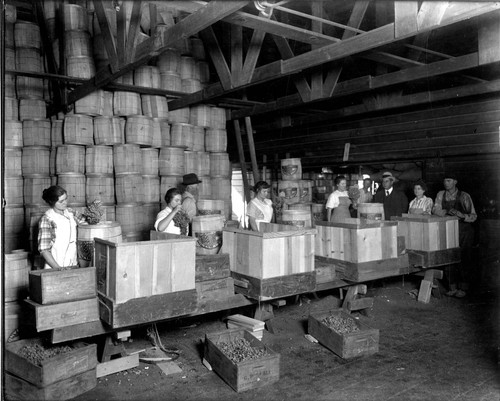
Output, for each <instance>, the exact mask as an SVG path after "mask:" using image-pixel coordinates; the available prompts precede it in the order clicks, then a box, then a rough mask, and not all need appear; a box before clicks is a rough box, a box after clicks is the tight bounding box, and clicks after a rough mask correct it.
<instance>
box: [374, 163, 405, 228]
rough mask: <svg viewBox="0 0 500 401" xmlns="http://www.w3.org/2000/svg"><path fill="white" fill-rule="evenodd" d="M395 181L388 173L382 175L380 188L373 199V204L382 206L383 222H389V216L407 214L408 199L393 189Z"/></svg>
mask: <svg viewBox="0 0 500 401" xmlns="http://www.w3.org/2000/svg"><path fill="white" fill-rule="evenodd" d="M395 180H396V179H395V178H394V176H393V175H392V173H390V172H385V173H384V174H382V187H383V188H380V189H379V190H378V192H377V193H376V194H375V196H374V197H373V202H375V203H382V204H383V205H384V215H385V220H390V219H391V216H401V215H402V214H403V213H407V212H408V198H407V197H406V195H405V194H404V193H403V192H401V191H398V190H397V189H396V188H394V186H393V185H394V181H395Z"/></svg>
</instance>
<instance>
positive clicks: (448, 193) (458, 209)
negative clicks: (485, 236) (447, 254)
mask: <svg viewBox="0 0 500 401" xmlns="http://www.w3.org/2000/svg"><path fill="white" fill-rule="evenodd" d="M457 182H458V181H457V177H456V175H455V174H452V173H447V174H446V175H445V177H444V180H443V186H444V191H439V192H438V194H437V196H436V201H435V202H434V208H433V210H432V213H433V214H435V215H437V216H441V217H444V216H456V217H458V218H459V221H458V243H459V246H460V250H461V252H460V253H461V263H460V264H454V265H450V266H449V282H450V291H448V292H447V293H446V295H448V296H455V297H457V298H462V297H464V296H465V295H466V292H465V291H467V290H468V287H469V282H470V276H471V273H472V265H473V263H472V260H473V259H472V245H473V244H474V227H473V226H472V223H474V222H475V221H476V219H477V214H476V210H475V209H474V204H473V202H472V198H471V196H470V195H469V194H468V193H467V192H464V191H461V190H459V189H458V188H457Z"/></svg>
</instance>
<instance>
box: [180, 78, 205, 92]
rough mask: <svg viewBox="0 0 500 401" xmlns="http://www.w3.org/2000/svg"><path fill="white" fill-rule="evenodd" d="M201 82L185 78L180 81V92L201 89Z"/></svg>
mask: <svg viewBox="0 0 500 401" xmlns="http://www.w3.org/2000/svg"><path fill="white" fill-rule="evenodd" d="M202 88H203V87H202V86H201V82H200V80H198V79H194V78H186V79H183V80H182V81H181V92H182V93H194V92H198V91H200V90H201V89H202Z"/></svg>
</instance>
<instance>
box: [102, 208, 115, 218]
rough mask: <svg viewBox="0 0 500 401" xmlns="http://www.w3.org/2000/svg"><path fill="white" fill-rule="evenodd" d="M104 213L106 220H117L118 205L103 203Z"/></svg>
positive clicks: (103, 216)
mask: <svg viewBox="0 0 500 401" xmlns="http://www.w3.org/2000/svg"><path fill="white" fill-rule="evenodd" d="M101 208H102V211H103V215H102V219H103V220H104V221H116V207H115V205H114V204H112V205H101Z"/></svg>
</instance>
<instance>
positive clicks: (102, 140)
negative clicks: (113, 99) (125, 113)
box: [94, 117, 125, 145]
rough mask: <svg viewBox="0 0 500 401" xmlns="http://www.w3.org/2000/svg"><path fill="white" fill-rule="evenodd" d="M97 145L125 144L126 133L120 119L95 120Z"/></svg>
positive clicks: (99, 118) (101, 118)
mask: <svg viewBox="0 0 500 401" xmlns="http://www.w3.org/2000/svg"><path fill="white" fill-rule="evenodd" d="M94 138H95V144H96V145H119V144H122V143H124V142H125V132H124V130H123V129H122V125H121V123H120V118H119V117H96V118H94Z"/></svg>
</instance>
